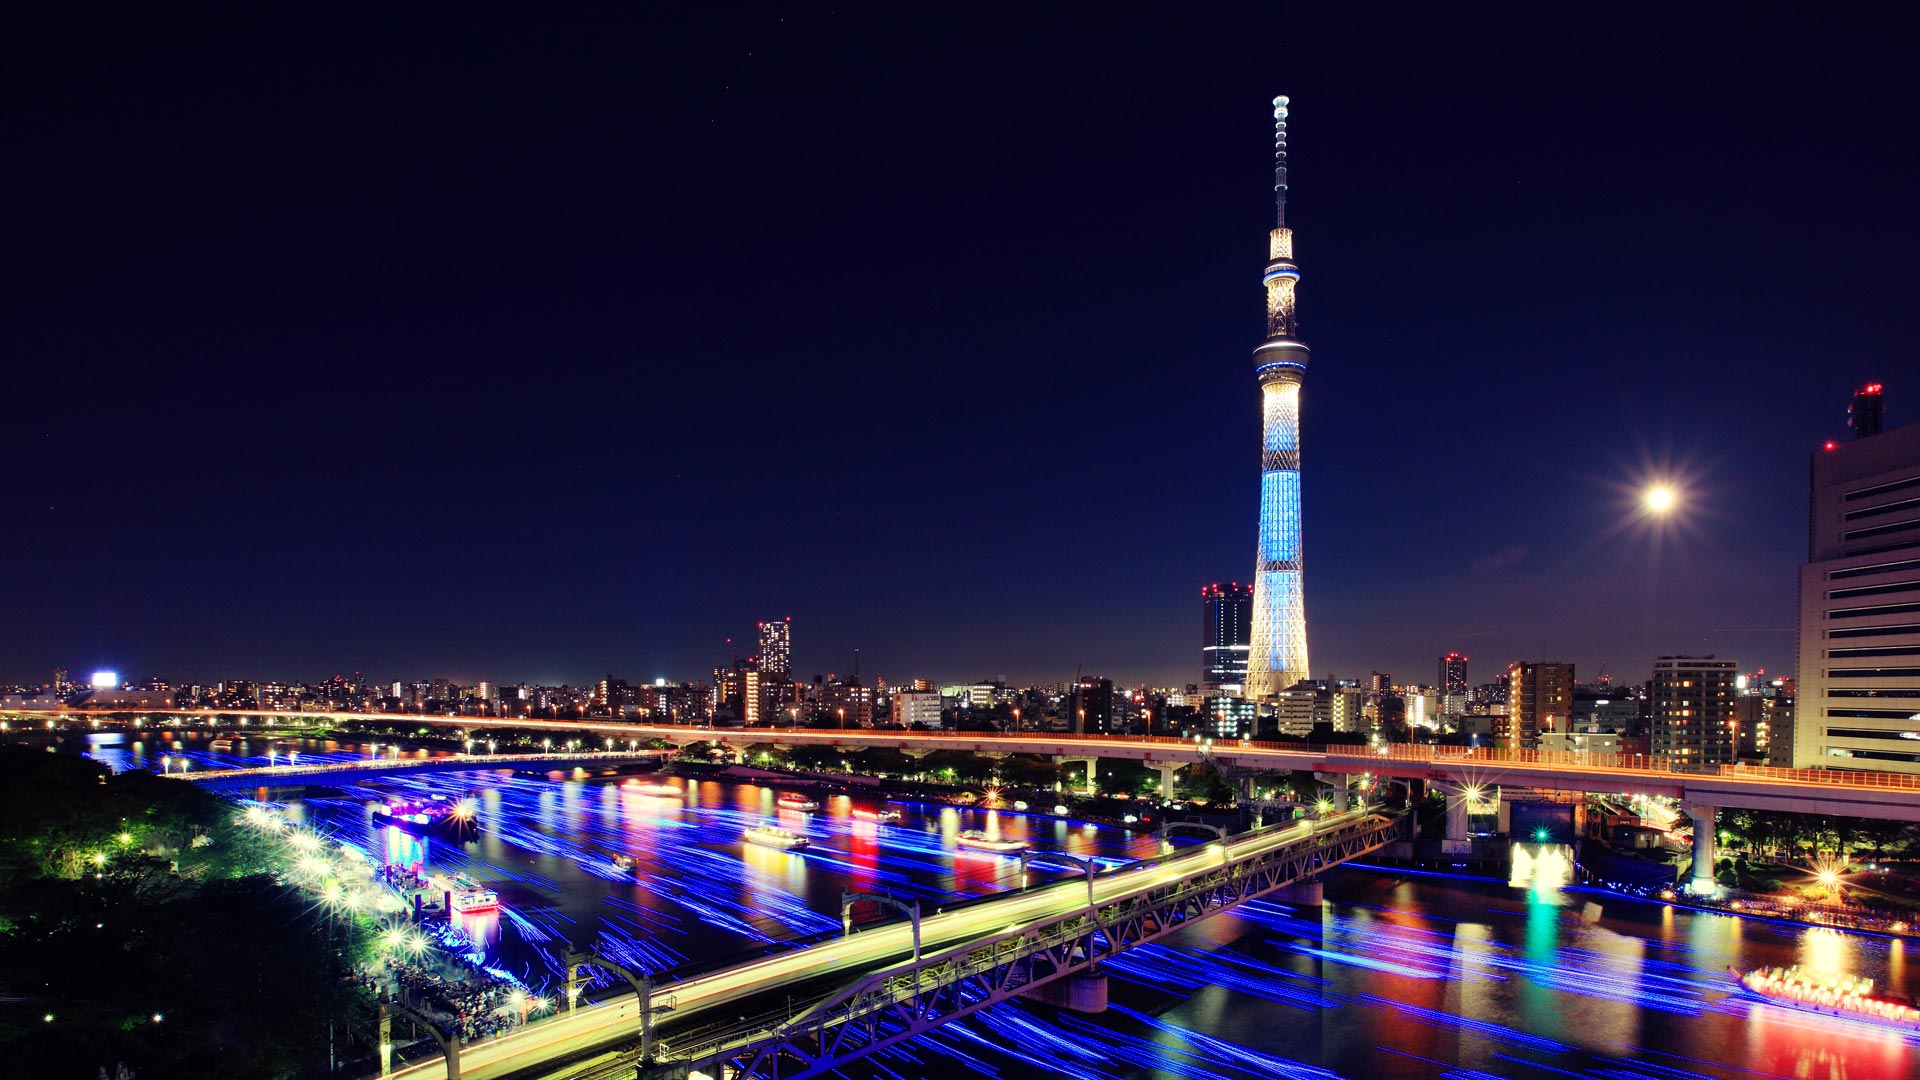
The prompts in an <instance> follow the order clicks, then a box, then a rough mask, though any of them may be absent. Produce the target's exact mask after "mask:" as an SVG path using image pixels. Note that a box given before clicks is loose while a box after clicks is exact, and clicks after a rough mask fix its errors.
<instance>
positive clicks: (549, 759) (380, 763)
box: [167, 750, 667, 787]
mask: <svg viewBox="0 0 1920 1080" xmlns="http://www.w3.org/2000/svg"><path fill="white" fill-rule="evenodd" d="M666 756H667V752H666V751H664V750H634V751H629V750H607V751H598V752H594V753H584V754H583V753H579V752H573V753H564V754H450V755H446V756H443V757H427V758H368V759H366V760H364V761H327V762H314V763H312V764H309V765H258V766H254V767H252V768H245V769H202V770H200V771H199V772H178V773H169V774H167V775H169V776H171V777H173V778H174V779H177V780H185V781H187V782H188V783H190V784H195V785H198V786H203V787H261V786H266V787H272V786H274V785H278V784H293V783H305V782H308V781H324V780H328V779H337V780H345V781H353V780H366V779H371V778H373V777H376V776H389V775H392V774H394V773H417V772H459V771H463V770H472V769H539V770H552V769H572V768H577V767H595V766H606V765H637V764H654V765H657V764H659V763H660V762H661V760H662V759H663V758H665V757H666Z"/></svg>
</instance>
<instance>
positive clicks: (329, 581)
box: [0, 3, 1920, 683]
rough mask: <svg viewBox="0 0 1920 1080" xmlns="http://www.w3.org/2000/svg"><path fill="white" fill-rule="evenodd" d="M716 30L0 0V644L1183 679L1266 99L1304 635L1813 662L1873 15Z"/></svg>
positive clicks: (61, 654)
mask: <svg viewBox="0 0 1920 1080" xmlns="http://www.w3.org/2000/svg"><path fill="white" fill-rule="evenodd" d="M1350 6H1354V5H1319V6H1318V7H1323V8H1336V7H1337V8H1341V9H1344V8H1347V7H1350ZM267 7H269V8H271V7H272V6H267ZM706 7H707V6H706V5H683V6H682V5H676V6H674V9H673V10H672V11H670V12H668V13H659V12H656V13H648V14H638V13H635V14H630V15H629V16H628V18H627V21H601V18H600V17H599V16H598V15H596V16H594V17H587V16H583V15H577V14H576V15H566V14H564V13H552V14H554V21H551V22H533V21H530V20H531V17H532V15H533V12H534V9H531V8H521V9H519V10H518V11H517V12H514V13H510V14H497V13H496V14H491V15H489V14H485V13H483V12H482V13H476V11H474V10H470V9H467V8H462V7H451V8H444V9H440V10H439V11H438V12H436V13H434V14H432V15H431V16H427V15H421V16H418V17H416V16H411V15H404V16H396V15H395V14H394V13H393V12H392V11H390V10H378V11H377V13H376V9H360V10H358V11H357V12H356V13H346V12H343V11H342V10H338V9H331V8H328V9H321V8H314V9H307V10H305V12H304V14H306V15H307V16H308V19H306V20H304V21H299V20H296V17H295V16H294V14H293V13H292V12H291V11H290V10H287V9H275V10H261V9H250V8H243V7H235V8H234V9H231V10H227V11H224V12H206V13H202V14H191V15H183V14H180V13H178V12H173V11H162V10H159V9H158V8H157V7H155V8H133V9H130V10H124V11H120V12H118V13H114V14H106V13H101V12H97V11H96V12H92V13H88V12H83V11H76V10H73V7H72V6H70V5H54V6H50V7H47V8H44V9H40V10H38V11H35V10H29V9H24V8H14V9H12V12H11V13H10V14H9V15H7V16H6V17H5V23H4V25H0V41H3V42H4V44H0V50H4V53H0V56H4V63H3V64H0V69H4V74H0V80H4V86H5V104H4V106H0V108H4V110H5V112H6V117H5V125H4V130H5V132H6V141H7V144H8V147H7V153H6V159H7V165H6V166H5V177H6V186H7V188H8V189H9V194H8V196H7V197H6V199H5V200H4V203H0V214H4V215H5V243H6V246H7V249H8V250H9V254H10V258H9V259H8V260H7V263H8V275H7V277H8V281H7V282H6V287H5V296H6V305H7V307H8V309H9V311H8V313H7V314H6V316H5V318H4V320H0V324H3V325H4V330H3V331H0V333H4V334H5V339H4V340H5V342H6V345H5V353H6V354H7V356H8V362H7V363H6V365H5V372H6V374H5V376H4V379H5V382H4V385H5V387H6V391H7V394H6V398H7V402H8V405H9V408H8V409H7V424H6V428H5V439H6V444H7V452H6V453H5V454H4V456H0V461H3V462H4V469H5V481H6V490H7V492H8V493H9V495H10V498H9V499H8V503H7V506H8V519H9V520H8V522H7V527H6V529H5V532H4V537H5V539H4V541H0V545H3V546H0V574H3V575H4V577H0V584H3V585H4V589H5V594H6V608H7V611H8V618H6V619H5V620H0V680H6V681H15V680H18V681H28V682H41V681H44V680H45V679H47V678H48V677H49V674H50V672H51V669H52V668H53V667H54V666H55V665H65V666H69V667H72V668H74V669H76V670H86V669H89V668H91V667H94V666H113V667H118V668H119V669H121V670H122V671H123V672H125V673H127V674H129V675H133V676H141V675H148V674H164V675H170V676H173V677H175V678H180V679H187V678H192V679H198V680H211V679H218V678H221V677H250V678H274V677H278V678H311V679H317V678H321V677H324V676H327V675H329V674H332V673H334V672H340V671H353V670H359V671H363V672H365V673H366V674H367V675H369V676H370V677H374V678H380V679H391V678H418V677H426V676H432V675H444V676H449V677H454V678H464V679H470V680H477V679H481V678H489V679H494V680H496V681H509V682H510V681H517V680H522V679H524V680H530V681H550V680H571V681H584V680H587V679H590V678H595V677H597V676H598V675H600V674H601V673H603V672H606V671H612V672H613V673H615V674H619V675H625V676H628V677H635V678H652V677H654V676H656V675H664V676H669V677H673V678H677V679H680V678H696V677H704V675H705V672H706V671H707V670H708V669H709V668H711V667H712V666H713V665H714V664H715V663H719V662H724V661H725V660H726V659H727V655H728V651H727V645H726V641H725V639H726V638H727V637H728V636H733V637H734V638H736V640H738V639H744V638H747V637H749V636H750V635H751V633H752V629H753V625H754V622H755V621H756V620H757V619H761V618H768V617H777V616H785V615H791V616H792V617H793V619H794V627H795V629H794V658H795V664H796V667H797V668H798V670H799V671H800V672H801V673H803V674H809V675H810V674H811V673H814V672H828V671H835V672H844V671H846V670H848V669H849V667H850V666H851V663H852V654H853V650H854V649H855V648H856V647H858V648H860V649H862V650H863V652H862V668H863V671H864V672H866V673H868V674H874V673H877V674H880V675H882V676H885V677H887V678H888V679H889V680H893V679H906V678H911V677H915V676H925V677H931V678H938V679H949V678H971V677H978V676H982V675H989V676H990V675H998V674H1005V675H1007V676H1009V677H1011V678H1014V679H1019V680H1030V679H1031V680H1051V679H1064V678H1067V677H1071V676H1072V674H1073V673H1074V671H1075V669H1076V668H1077V667H1080V666H1082V665H1084V667H1085V669H1086V670H1087V671H1089V672H1096V673H1103V674H1107V675H1110V676H1113V677H1114V678H1116V679H1119V680H1124V681H1126V682H1129V683H1132V682H1137V681H1155V682H1163V683H1185V682H1190V681H1195V680H1197V679H1198V676H1199V671H1198V667H1199V633H1200V600H1199V590H1200V586H1201V585H1202V584H1204V583H1206V582H1209V581H1214V580H1236V579H1238V580H1245V579H1246V578H1247V577H1248V575H1249V574H1250V572H1251V569H1252V564H1253V554H1254V527H1255V519H1256V513H1255V496H1256V489H1257V472H1258V457H1259V448H1258V443H1259V393H1258V391H1257V389H1256V384H1255V381H1254V378H1253V372H1252V362H1251V358H1250V351H1251V349H1252V348H1253V346H1254V345H1256V344H1258V342H1259V341H1260V339H1261V337H1262V334H1263V333H1264V323H1263V307H1262V298H1261V295H1262V294H1261V290H1260V285H1259V275H1260V270H1261V267H1262V265H1263V263H1264V259H1265V254H1266V247H1265V245H1266V231H1267V229H1268V228H1269V227H1270V225H1271V224H1272V222H1271V196H1270V191H1269V186H1270V182H1271V181H1270V173H1269V168H1270V152H1271V148H1270V143H1269V140H1270V133H1271V120H1270V117H1269V106H1268V100H1269V99H1270V98H1271V97H1272V96H1273V95H1274V94H1276V93H1286V94H1288V95H1290V96H1291V97H1292V99H1293V115H1292V120H1291V124H1290V131H1291V149H1292V165H1293V169H1292V184H1293V186H1292V194H1293V197H1292V200H1291V204H1290V211H1289V218H1290V224H1292V225H1293V226H1294V228H1295V230H1296V234H1297V253H1298V258H1299V261H1300V263H1301V265H1302V268H1303V271H1304V280H1303V283H1302V286H1301V293H1300V296H1301V301H1300V302H1301V325H1302V336H1303V337H1304V339H1305V340H1306V341H1307V342H1308V343H1309V344H1310V345H1311V346H1312V348H1313V369H1312V371H1311V373H1310V375H1309V377H1308V381H1307V389H1306V395H1305V401H1304V419H1303V433H1304V434H1303V438H1304V446H1305V461H1304V486H1305V519H1306V532H1305V552H1306V575H1307V605H1308V606H1307V617H1308V632H1309V640H1310V642H1311V650H1312V661H1313V670H1314V674H1315V675H1316V676H1328V675H1332V676H1356V675H1363V674H1365V673H1366V672H1367V671H1368V670H1370V669H1374V668H1378V669H1380V670H1384V671H1387V672H1390V673H1391V674H1393V675H1394V676H1395V677H1396V678H1398V679H1403V680H1418V681H1423V682H1432V681H1433V680H1434V676H1435V671H1434V657H1436V656H1437V655H1438V654H1440V653H1442V652H1445V651H1447V650H1449V649H1457V650H1460V651H1463V652H1466V653H1468V654H1469V655H1470V656H1471V657H1472V662H1473V666H1472V670H1471V672H1470V675H1471V677H1472V678H1473V680H1474V681H1476V682H1479V681H1485V680H1487V679H1490V678H1492V677H1493V676H1494V675H1495V673H1496V672H1497V671H1500V670H1503V669H1504V668H1505V665H1506V664H1507V662H1508V661H1510V660H1515V659H1522V658H1528V659H1542V658H1545V659H1565V660H1572V661H1575V662H1576V663H1577V664H1578V665H1579V674H1580V677H1581V678H1583V679H1587V678H1591V677H1592V675H1593V674H1595V672H1596V671H1597V669H1598V667H1599V665H1600V664H1601V663H1603V662H1605V663H1607V664H1609V665H1610V667H1611V670H1612V671H1613V672H1614V673H1615V674H1616V675H1617V676H1619V677H1620V678H1622V679H1629V680H1640V679H1644V678H1645V677H1646V674H1647V668H1648V662H1649V659H1650V658H1651V657H1652V656H1653V655H1655V654H1656V653H1662V652H1701V653H1705V652H1714V653H1718V654H1720V655H1722V656H1729V655H1730V656H1733V657H1735V658H1737V659H1739V660H1740V661H1741V662H1742V663H1743V664H1744V665H1747V666H1749V667H1751V666H1759V665H1764V666H1766V667H1768V668H1770V669H1774V670H1784V669H1787V668H1790V667H1791V664H1792V661H1793V638H1792V634H1791V632H1790V627H1791V626H1792V621H1793V607H1794V600H1793V594H1794V573H1795V568H1796V567H1797V565H1798V564H1799V563H1800V562H1801V561H1802V560H1803V559H1804V556H1805V529H1806V503H1805V497H1806V475H1807V454H1808V452H1809V451H1810V450H1811V449H1812V448H1813V447H1815V446H1816V445H1818V443H1819V441H1820V440H1822V439H1824V438H1830V437H1841V436H1842V434H1843V432H1844V430H1845V428H1844V424H1845V408H1846V404H1847V400H1848V396H1849V394H1850V392H1851V391H1852V389H1853V388H1854V387H1855V386H1856V385H1858V384H1859V383H1862V382H1865V381H1868V380H1880V381H1884V382H1885V383H1886V384H1887V387H1888V390H1887V401H1888V406H1887V408H1888V419H1889V424H1890V425H1891V424H1899V423H1902V422H1909V421H1911V420H1913V419H1914V418H1916V417H1920V361H1916V359H1915V355H1916V354H1915V348H1914V343H1913V326H1912V311H1913V297H1914V296H1915V295H1916V292H1920V280H1916V279H1917V277H1920V275H1917V274H1916V271H1915V266H1916V260H1915V258H1914V252H1915V251H1916V250H1920V187H1917V186H1916V184H1915V176H1916V166H1920V151H1917V150H1916V143H1915V132H1916V131H1920V97H1917V96H1916V85H1915V83H1916V74H1915V72H1916V70H1917V67H1916V65H1915V64H1914V62H1913V58H1912V55H1911V51H1910V42H1909V39H1908V37H1907V36H1906V35H1905V34H1904V33H1900V32H1896V30H1895V28H1894V27H1892V26H1889V25H1882V24H1880V23H1879V22H1878V19H1879V16H1878V15H1876V14H1872V13H1869V12H1864V11H1848V10H1845V9H1838V8H1829V9H1809V8H1806V7H1805V6H1804V5H1801V6H1796V7H1793V8H1790V9H1781V11H1780V12H1779V13H1775V14H1769V13H1762V12H1760V11H1758V10H1757V9H1748V8H1746V7H1733V6H1728V7H1724V8H1719V9H1717V10H1715V11H1712V12H1704V11H1703V12H1700V13H1697V14H1688V13H1686V12H1684V11H1682V10H1681V9H1676V8H1674V7H1673V6H1671V5H1669V6H1665V7H1643V8H1619V7H1608V8H1594V9H1590V11H1589V12H1588V14H1589V16H1590V18H1589V19H1588V21H1585V22H1578V23H1575V22H1567V21H1564V20H1566V19H1567V18H1568V17H1569V12H1568V11H1565V10H1549V9H1546V8H1541V7H1539V6H1537V5H1536V6H1527V7H1516V8H1513V9H1511V10H1508V11H1505V12H1500V11H1495V10H1493V9H1482V8H1459V7H1457V6H1439V5H1436V6H1433V7H1432V8H1431V9H1430V10H1420V9H1411V10H1408V11H1404V12H1399V13H1395V12H1394V10H1393V9H1391V8H1385V7H1376V6H1373V5H1367V6H1365V8H1364V10H1355V11H1351V12H1349V11H1345V10H1340V11H1325V10H1312V11H1309V10H1307V9H1305V8H1301V9H1293V8H1290V7H1281V6H1277V5H1274V6H1269V5H1261V6H1251V5H1249V6H1244V7H1242V6H1230V5H1161V6H1149V7H1137V8H1136V7H1130V6H1127V5H1118V6H1116V5H1110V4H1059V5H1007V6H1004V7H999V8H986V7H968V6H960V7H953V6H947V7H924V6H914V5H890V6H886V7H881V8H876V9H875V10H871V11H859V10H854V9H852V8H840V9H837V10H830V9H828V8H827V7H826V6H824V5H811V4H797V3H796V4H792V5H788V6H785V7H770V8H758V7H753V8H737V9H734V10H732V11H731V13H723V12H714V11H708V10H706ZM542 14H543V15H546V14H550V13H548V12H546V11H544V10H543V11H542ZM601 14H605V13H601ZM608 17H611V16H608ZM416 18H417V21H409V20H415V19H416ZM1677 19H1697V21H1676V20H1677ZM349 20H354V21H349ZM1843 20H1845V21H1843ZM1655 475H1669V476H1674V477H1677V478H1678V479H1679V480H1680V481H1681V482H1682V486H1683V490H1684V495H1683V505H1684V508H1685V512H1684V513H1683V514H1682V515H1680V516H1679V517H1678V518H1676V519H1674V520H1673V521H1672V522H1670V523H1669V524H1668V525H1667V526H1666V527H1665V528H1664V529H1662V530H1660V531H1659V532H1657V533H1656V532H1655V531H1654V530H1652V529H1651V528H1649V527H1648V526H1647V524H1646V523H1645V522H1644V521H1640V520H1637V519H1636V516H1637V515H1636V510H1635V500H1636V494H1637V485H1638V484H1639V482H1640V481H1641V480H1643V479H1644V478H1648V477H1652V476H1655ZM750 651H751V645H747V646H745V647H744V648H743V652H750Z"/></svg>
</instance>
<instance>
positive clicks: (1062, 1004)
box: [1020, 970, 1107, 1016]
mask: <svg viewBox="0 0 1920 1080" xmlns="http://www.w3.org/2000/svg"><path fill="white" fill-rule="evenodd" d="M1020 996H1021V997H1023V998H1025V999H1027V1000H1028V1001H1037V1002H1039V1003H1040V1004H1042V1005H1052V1006H1054V1007H1056V1008H1061V1009H1065V1010H1067V1011H1068V1012H1077V1013H1083V1014H1085V1015H1088V1016H1092V1015H1094V1014H1096V1013H1103V1012H1106V1011H1107V973H1106V972H1104V971H1097V970H1096V971H1076V972H1074V973H1073V974H1072V975H1068V976H1067V977H1066V978H1064V979H1055V980H1053V981H1052V982H1045V983H1041V984H1040V985H1039V986H1036V987H1033V988H1032V989H1030V990H1022V991H1020Z"/></svg>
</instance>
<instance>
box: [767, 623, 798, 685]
mask: <svg viewBox="0 0 1920 1080" xmlns="http://www.w3.org/2000/svg"><path fill="white" fill-rule="evenodd" d="M760 670H761V671H764V672H766V673H767V674H769V675H771V676H773V677H774V678H777V679H791V678H792V677H793V618H792V617H791V616H789V617H787V618H784V619H775V620H773V621H772V622H763V623H761V624H760Z"/></svg>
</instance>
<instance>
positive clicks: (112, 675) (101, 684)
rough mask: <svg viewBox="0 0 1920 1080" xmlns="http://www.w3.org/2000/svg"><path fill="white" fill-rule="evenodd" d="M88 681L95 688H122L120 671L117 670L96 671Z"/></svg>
mask: <svg viewBox="0 0 1920 1080" xmlns="http://www.w3.org/2000/svg"><path fill="white" fill-rule="evenodd" d="M88 682H89V683H90V684H92V686H93V688H94V689H95V690H118V689H120V673H119V672H117V671H96V672H94V673H93V678H91V679H89V680H88Z"/></svg>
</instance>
